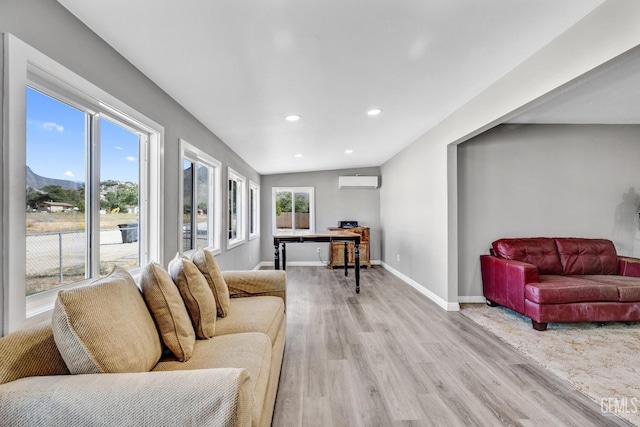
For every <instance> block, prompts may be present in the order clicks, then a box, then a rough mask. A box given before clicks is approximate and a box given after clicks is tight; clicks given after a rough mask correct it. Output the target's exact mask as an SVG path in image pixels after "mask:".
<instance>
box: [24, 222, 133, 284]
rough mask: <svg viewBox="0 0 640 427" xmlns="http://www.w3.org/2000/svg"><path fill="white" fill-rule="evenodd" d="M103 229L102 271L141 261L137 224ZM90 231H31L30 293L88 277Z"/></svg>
mask: <svg viewBox="0 0 640 427" xmlns="http://www.w3.org/2000/svg"><path fill="white" fill-rule="evenodd" d="M133 232H134V231H133V227H131V226H130V225H127V227H121V229H115V230H114V229H109V230H101V231H100V273H101V274H106V273H108V272H109V271H110V270H111V268H112V266H113V265H120V266H122V267H124V268H132V267H135V266H137V265H138V263H139V261H138V260H139V248H138V243H137V240H138V239H137V224H136V225H135V239H134V238H133V235H132V234H128V233H133ZM86 268H87V235H86V232H85V231H59V232H47V233H31V234H27V240H26V270H27V271H26V293H27V295H31V294H34V293H37V292H41V291H45V290H48V289H51V288H54V287H56V286H60V285H63V284H67V283H73V282H76V281H78V280H83V279H85V278H86V277H87V273H86V271H85V270H86Z"/></svg>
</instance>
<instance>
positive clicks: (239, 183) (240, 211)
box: [227, 166, 247, 249]
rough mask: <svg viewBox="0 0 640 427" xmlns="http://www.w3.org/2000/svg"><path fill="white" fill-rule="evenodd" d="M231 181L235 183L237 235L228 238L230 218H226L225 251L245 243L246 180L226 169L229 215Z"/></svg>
mask: <svg viewBox="0 0 640 427" xmlns="http://www.w3.org/2000/svg"><path fill="white" fill-rule="evenodd" d="M231 181H235V182H236V188H237V190H238V191H237V192H238V194H237V197H236V200H237V202H236V218H237V222H236V225H237V233H236V237H235V238H231V237H230V236H229V232H230V231H231V221H230V220H231V218H230V216H229V215H228V216H227V222H228V224H227V249H233V248H235V247H237V246H240V245H243V244H244V243H246V241H247V236H246V234H247V226H246V224H247V207H246V205H247V190H246V184H247V179H246V178H245V177H244V176H243V175H241V174H239V173H238V172H236V171H235V170H233V169H232V168H231V167H230V166H229V167H227V212H228V213H231V190H230V189H229V186H230V183H231Z"/></svg>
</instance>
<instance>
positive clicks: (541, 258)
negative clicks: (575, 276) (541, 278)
mask: <svg viewBox="0 0 640 427" xmlns="http://www.w3.org/2000/svg"><path fill="white" fill-rule="evenodd" d="M493 251H494V252H495V253H496V255H497V256H499V257H502V258H505V259H512V260H515V261H523V262H528V263H529V264H533V265H535V266H536V267H538V273H540V274H562V264H561V263H560V257H559V255H558V248H557V247H556V242H555V240H554V239H552V238H546V237H531V238H522V239H500V240H496V241H495V242H493Z"/></svg>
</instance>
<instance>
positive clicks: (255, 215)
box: [249, 180, 260, 240]
mask: <svg viewBox="0 0 640 427" xmlns="http://www.w3.org/2000/svg"><path fill="white" fill-rule="evenodd" d="M257 237H260V186H259V185H258V184H256V183H255V182H253V181H251V180H249V240H251V239H255V238H257Z"/></svg>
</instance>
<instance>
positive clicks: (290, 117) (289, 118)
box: [284, 114, 302, 122]
mask: <svg viewBox="0 0 640 427" xmlns="http://www.w3.org/2000/svg"><path fill="white" fill-rule="evenodd" d="M301 118H302V116H301V115H300V114H289V115H288V116H287V117H285V118H284V119H285V120H286V121H288V122H297V121H298V120H300V119H301Z"/></svg>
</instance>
